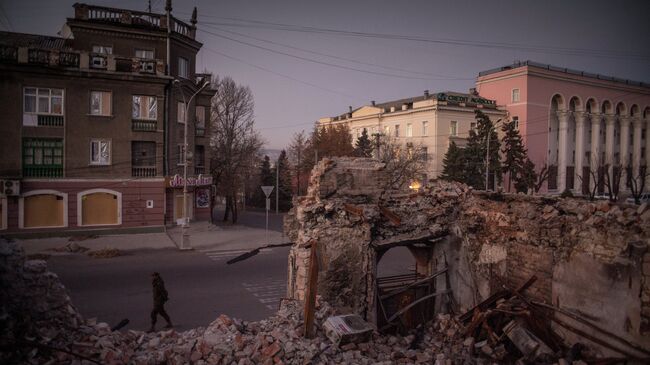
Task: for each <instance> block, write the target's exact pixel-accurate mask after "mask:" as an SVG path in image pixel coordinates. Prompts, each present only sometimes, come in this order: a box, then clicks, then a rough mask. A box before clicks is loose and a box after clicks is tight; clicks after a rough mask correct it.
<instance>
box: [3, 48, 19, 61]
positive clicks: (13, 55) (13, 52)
mask: <svg viewBox="0 0 650 365" xmlns="http://www.w3.org/2000/svg"><path fill="white" fill-rule="evenodd" d="M0 62H9V63H14V62H18V48H16V47H11V46H4V45H0Z"/></svg>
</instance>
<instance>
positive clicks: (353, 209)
mask: <svg viewBox="0 0 650 365" xmlns="http://www.w3.org/2000/svg"><path fill="white" fill-rule="evenodd" d="M343 210H345V211H346V212H348V213H350V214H353V215H356V216H357V217H361V219H365V217H364V216H363V208H360V207H358V206H356V205H354V204H344V205H343Z"/></svg>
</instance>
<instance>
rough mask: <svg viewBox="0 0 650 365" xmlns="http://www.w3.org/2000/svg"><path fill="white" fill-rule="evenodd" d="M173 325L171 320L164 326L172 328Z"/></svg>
mask: <svg viewBox="0 0 650 365" xmlns="http://www.w3.org/2000/svg"><path fill="white" fill-rule="evenodd" d="M173 327H174V325H172V322H171V321H170V322H167V325H166V326H165V328H173Z"/></svg>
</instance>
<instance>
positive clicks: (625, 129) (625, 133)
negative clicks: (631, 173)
mask: <svg viewBox="0 0 650 365" xmlns="http://www.w3.org/2000/svg"><path fill="white" fill-rule="evenodd" d="M618 120H619V121H620V123H621V148H620V151H619V152H620V154H621V155H620V160H619V161H618V162H619V164H620V168H621V169H623V170H622V171H621V188H620V191H627V190H629V189H628V187H627V173H626V170H625V169H626V168H627V164H628V163H630V162H631V161H630V158H629V156H628V154H629V153H630V152H629V151H630V150H629V147H630V118H628V117H619V119H618ZM614 164H616V161H614Z"/></svg>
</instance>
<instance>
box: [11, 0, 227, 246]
mask: <svg viewBox="0 0 650 365" xmlns="http://www.w3.org/2000/svg"><path fill="white" fill-rule="evenodd" d="M166 10H167V11H166V13H165V14H154V13H145V12H138V11H132V10H126V9H115V8H107V7H101V6H93V5H87V4H79V3H77V4H75V5H74V17H72V18H68V19H67V21H66V23H65V24H64V26H63V28H62V30H61V32H60V37H49V36H42V35H31V34H21V33H8V32H2V33H1V34H0V79H1V81H0V106H1V107H2V109H3V111H4V113H3V118H2V121H0V156H1V158H0V180H2V189H0V204H1V207H0V211H1V212H2V219H0V222H1V223H0V224H1V225H0V234H3V233H9V234H23V233H25V234H34V233H36V234H38V233H50V232H52V231H60V230H67V231H87V230H95V231H99V230H104V231H114V230H118V231H123V232H124V231H151V230H157V229H161V228H162V227H163V226H164V225H165V224H174V223H175V222H176V221H177V220H178V219H179V218H182V211H183V209H182V200H180V204H181V205H180V207H179V206H178V204H179V200H178V199H177V196H178V195H179V192H181V193H182V187H183V172H184V171H183V168H184V163H185V158H184V150H185V149H184V148H183V145H184V137H185V135H184V130H185V123H187V124H188V125H187V127H188V128H187V129H188V148H187V150H188V151H193V154H192V156H189V155H188V160H190V163H189V165H188V185H190V190H191V192H190V198H191V199H189V201H190V202H191V204H188V211H189V213H190V217H194V218H196V219H205V218H206V217H208V216H209V213H208V210H209V209H208V207H207V206H209V199H210V195H209V194H210V193H211V191H210V189H209V187H210V185H211V179H210V178H209V177H207V175H203V174H206V173H208V171H207V170H208V167H207V165H206V164H207V162H208V161H207V157H206V156H207V153H206V150H207V148H208V142H207V140H206V136H207V135H209V123H207V119H208V110H209V106H210V98H211V97H212V95H213V94H214V91H213V90H211V89H210V88H205V89H204V90H203V91H202V92H200V93H199V95H198V96H197V97H196V98H194V99H193V101H192V102H191V103H190V105H189V107H186V105H185V104H184V103H185V101H189V98H190V96H191V95H193V94H194V93H195V92H196V91H197V90H199V86H198V85H197V78H198V79H199V83H200V82H201V81H202V80H203V79H206V78H209V77H210V75H205V74H196V72H195V59H196V54H197V53H198V51H199V49H200V48H201V43H200V42H198V41H196V40H195V33H196V10H195V12H194V14H193V16H192V19H191V21H190V22H189V23H185V22H183V21H181V20H179V19H177V18H175V17H173V15H172V9H171V2H170V1H168V2H167V9H166ZM206 194H207V196H206ZM206 199H207V202H208V204H207V206H206V204H205V202H206Z"/></svg>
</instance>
